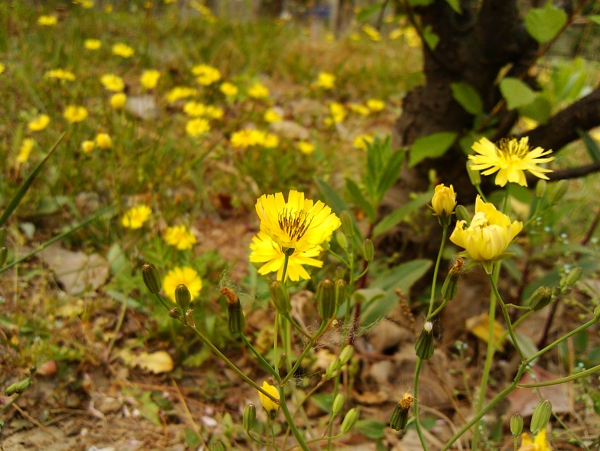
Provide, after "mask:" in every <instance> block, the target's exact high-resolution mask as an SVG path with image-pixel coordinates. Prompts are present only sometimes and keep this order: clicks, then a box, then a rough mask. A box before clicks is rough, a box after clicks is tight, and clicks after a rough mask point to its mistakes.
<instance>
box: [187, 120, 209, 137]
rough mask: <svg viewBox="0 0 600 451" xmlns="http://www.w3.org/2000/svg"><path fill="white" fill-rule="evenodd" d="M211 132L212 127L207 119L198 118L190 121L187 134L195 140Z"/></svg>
mask: <svg viewBox="0 0 600 451" xmlns="http://www.w3.org/2000/svg"><path fill="white" fill-rule="evenodd" d="M209 131H210V125H209V123H208V121H207V120H206V119H202V118H196V119H192V120H190V121H188V123H187V124H186V126H185V132H186V133H187V134H188V135H190V136H191V137H193V138H195V137H197V136H200V135H202V134H204V133H207V132H209Z"/></svg>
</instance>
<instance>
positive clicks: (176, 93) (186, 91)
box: [165, 86, 198, 103]
mask: <svg viewBox="0 0 600 451" xmlns="http://www.w3.org/2000/svg"><path fill="white" fill-rule="evenodd" d="M197 94H198V90H197V89H194V88H190V87H187V86H176V87H174V88H173V89H171V90H170V91H169V92H168V93H167V95H166V96H165V98H166V99H167V102H169V103H175V102H177V101H178V100H182V99H187V98H189V97H192V96H195V95H197Z"/></svg>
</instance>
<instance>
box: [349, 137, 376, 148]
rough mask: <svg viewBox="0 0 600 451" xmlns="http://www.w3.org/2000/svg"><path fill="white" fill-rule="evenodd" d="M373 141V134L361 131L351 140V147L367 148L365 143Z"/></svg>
mask: <svg viewBox="0 0 600 451" xmlns="http://www.w3.org/2000/svg"><path fill="white" fill-rule="evenodd" d="M373 141H374V138H373V135H369V134H368V133H363V134H360V135H358V136H357V137H356V138H354V141H352V147H354V148H355V149H360V150H367V143H369V144H371V143H372V142H373Z"/></svg>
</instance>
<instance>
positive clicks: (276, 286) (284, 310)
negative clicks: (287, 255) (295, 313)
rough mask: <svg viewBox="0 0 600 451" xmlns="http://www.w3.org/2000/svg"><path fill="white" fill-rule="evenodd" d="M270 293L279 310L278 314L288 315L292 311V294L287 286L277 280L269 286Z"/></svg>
mask: <svg viewBox="0 0 600 451" xmlns="http://www.w3.org/2000/svg"><path fill="white" fill-rule="evenodd" d="M269 291H270V292H271V299H272V300H273V304H274V305H275V308H276V309H277V312H278V313H279V314H281V315H287V314H288V313H290V311H291V310H292V305H291V304H290V293H289V292H288V290H287V288H286V286H285V285H284V283H283V282H282V281H281V280H276V281H274V282H271V283H270V284H269Z"/></svg>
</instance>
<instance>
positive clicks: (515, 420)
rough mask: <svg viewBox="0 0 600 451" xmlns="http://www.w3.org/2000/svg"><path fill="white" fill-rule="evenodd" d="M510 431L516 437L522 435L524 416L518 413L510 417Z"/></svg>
mask: <svg viewBox="0 0 600 451" xmlns="http://www.w3.org/2000/svg"><path fill="white" fill-rule="evenodd" d="M510 432H511V434H512V435H514V436H515V437H517V436H519V435H521V432H523V417H522V416H521V415H519V414H518V413H515V414H514V415H513V416H512V417H510Z"/></svg>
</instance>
